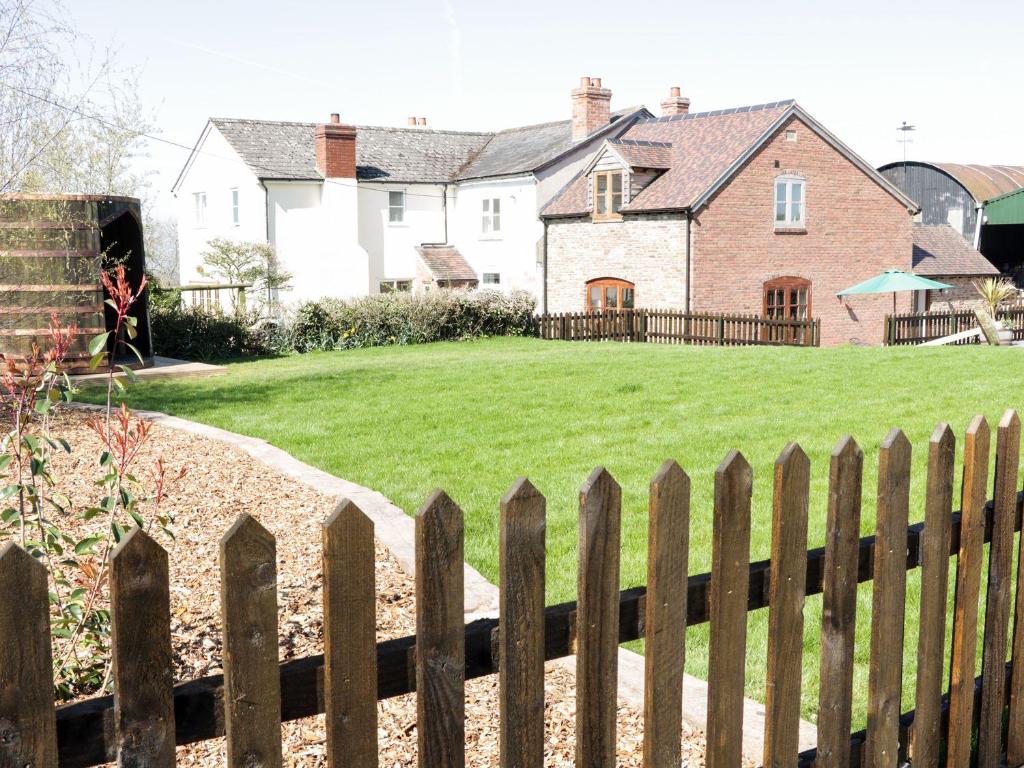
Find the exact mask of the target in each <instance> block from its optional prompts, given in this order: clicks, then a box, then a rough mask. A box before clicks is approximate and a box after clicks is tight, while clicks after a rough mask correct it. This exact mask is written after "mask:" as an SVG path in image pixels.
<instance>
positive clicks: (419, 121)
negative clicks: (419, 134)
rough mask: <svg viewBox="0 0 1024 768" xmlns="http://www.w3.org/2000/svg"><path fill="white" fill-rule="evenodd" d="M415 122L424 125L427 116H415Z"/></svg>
mask: <svg viewBox="0 0 1024 768" xmlns="http://www.w3.org/2000/svg"><path fill="white" fill-rule="evenodd" d="M416 124H417V125H426V124H427V118H425V117H420V118H417V120H416Z"/></svg>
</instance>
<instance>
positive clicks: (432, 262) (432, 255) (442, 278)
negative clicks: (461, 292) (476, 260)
mask: <svg viewBox="0 0 1024 768" xmlns="http://www.w3.org/2000/svg"><path fill="white" fill-rule="evenodd" d="M416 252H417V253H418V254H419V255H420V259H421V260H422V261H423V265H424V266H425V267H426V268H427V269H428V270H429V271H430V274H431V275H432V276H433V278H434V280H436V281H437V282H439V283H440V282H460V283H461V282H469V281H472V282H476V272H475V271H473V268H472V267H471V266H469V262H467V261H466V259H465V258H464V257H463V256H462V254H461V253H459V251H458V249H457V248H455V246H453V245H441V244H432V243H424V244H423V245H417V246H416Z"/></svg>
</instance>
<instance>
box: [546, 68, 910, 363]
mask: <svg viewBox="0 0 1024 768" xmlns="http://www.w3.org/2000/svg"><path fill="white" fill-rule="evenodd" d="M595 108H600V105H599V104H598V105H597V106H596V107H595ZM662 112H663V116H662V117H659V118H647V119H640V120H638V121H637V122H636V123H635V124H634V125H633V126H632V127H631V128H630V129H629V130H628V131H626V132H624V133H623V134H622V135H621V136H619V137H613V138H608V139H606V140H605V141H604V142H603V146H602V147H601V149H600V150H599V151H598V152H597V154H596V155H595V157H594V159H593V160H592V161H591V162H590V164H589V165H587V166H586V167H585V168H583V169H582V170H581V171H580V173H578V174H577V175H576V176H575V177H574V178H573V179H572V180H571V181H569V183H568V184H567V185H566V186H565V187H564V188H563V189H562V190H561V192H560V193H559V194H557V195H556V196H555V197H554V198H553V199H552V200H551V202H550V203H549V204H548V205H547V206H545V207H544V209H543V210H542V211H541V216H542V218H543V219H544V221H545V224H546V262H545V274H544V286H543V287H544V291H543V297H542V301H543V304H544V306H545V309H546V311H548V312H566V311H581V310H584V309H599V308H603V309H617V308H624V307H630V306H636V307H652V308H654V307H657V308H674V309H686V310H690V311H698V312H699V311H711V312H737V313H753V314H764V315H767V316H769V317H800V318H803V317H814V318H820V320H821V336H822V343H823V344H840V343H845V342H848V341H851V340H860V341H864V342H870V343H878V342H880V341H881V339H882V326H883V316H884V315H885V314H886V313H887V312H891V311H892V306H893V299H892V296H891V295H884V296H856V297H850V298H847V299H842V300H841V299H839V298H837V297H836V295H835V294H836V293H837V292H838V291H840V290H842V289H843V288H846V287H848V286H850V285H853V284H855V283H858V282H861V281H862V280H866V279H867V278H869V277H872V276H874V275H876V274H878V273H879V272H881V271H883V270H885V269H903V270H907V271H911V270H912V268H913V235H912V221H913V216H914V215H915V213H917V211H918V206H917V205H916V203H914V201H913V200H911V199H910V198H909V197H907V196H906V195H905V194H903V193H902V192H900V191H899V190H898V189H897V188H896V187H894V186H893V185H892V184H890V183H889V182H888V181H886V180H885V179H884V178H883V177H882V176H881V175H879V173H878V172H877V171H875V169H874V168H872V167H871V166H870V165H868V164H867V163H866V162H865V161H864V160H862V159H861V158H860V157H859V156H857V155H856V154H855V153H854V152H852V151H851V150H850V149H849V148H848V147H847V146H846V145H844V144H843V143H842V142H841V141H839V140H838V139H837V138H836V137H835V136H834V135H832V134H831V133H830V132H829V131H827V130H826V129H825V128H824V127H823V126H822V125H821V124H820V123H818V122H817V121H816V120H815V119H814V118H812V117H811V116H810V115H808V114H807V112H805V111H804V110H803V109H802V108H801V107H800V106H799V105H797V104H796V103H795V102H792V101H785V102H776V103H772V104H763V105H759V106H752V107H741V108H737V109H728V110H716V111H713V112H704V113H691V112H689V101H688V100H687V99H685V98H683V97H681V96H680V95H679V90H678V89H676V88H674V89H672V93H671V95H670V97H669V98H668V99H667V100H666V101H665V102H663V103H662ZM897 306H898V308H899V310H900V311H909V310H910V309H911V296H910V295H909V294H906V295H900V296H899V297H898V304H897Z"/></svg>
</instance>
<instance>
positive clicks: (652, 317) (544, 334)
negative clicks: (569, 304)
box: [534, 309, 821, 347]
mask: <svg viewBox="0 0 1024 768" xmlns="http://www.w3.org/2000/svg"><path fill="white" fill-rule="evenodd" d="M534 322H535V327H536V332H537V335H538V336H539V337H540V338H542V339H556V340H559V341H635V342H641V341H642V342H655V343H660V344H697V345H715V346H745V345H753V344H766V345H772V346H798V347H811V346H815V347H816V346H818V345H819V344H820V342H821V321H820V320H811V319H808V320H783V319H774V318H767V317H761V316H759V315H729V314H718V313H714V312H678V311H675V310H660V309H620V310H601V311H596V312H564V313H560V314H547V315H537V316H536V317H535V318H534Z"/></svg>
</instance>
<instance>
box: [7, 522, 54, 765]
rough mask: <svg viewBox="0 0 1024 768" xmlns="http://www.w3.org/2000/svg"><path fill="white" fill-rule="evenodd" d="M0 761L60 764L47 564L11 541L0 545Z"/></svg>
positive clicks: (24, 763) (20, 763) (21, 763)
mask: <svg viewBox="0 0 1024 768" xmlns="http://www.w3.org/2000/svg"><path fill="white" fill-rule="evenodd" d="M0 584H3V585H4V592H5V594H4V599H3V600H0V723H3V738H2V739H0V765H4V766H18V768H20V767H21V766H33V768H35V766H40V768H51V766H56V765H57V722H56V718H55V714H54V706H53V659H52V656H51V653H52V651H51V649H50V603H49V598H48V586H47V574H46V568H45V566H43V564H42V563H40V562H38V561H37V560H35V558H33V557H32V556H31V555H29V554H28V553H27V552H26V551H25V550H23V549H22V548H21V547H19V546H18V545H17V544H15V543H14V542H13V541H8V542H6V543H4V544H3V545H2V546H0Z"/></svg>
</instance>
